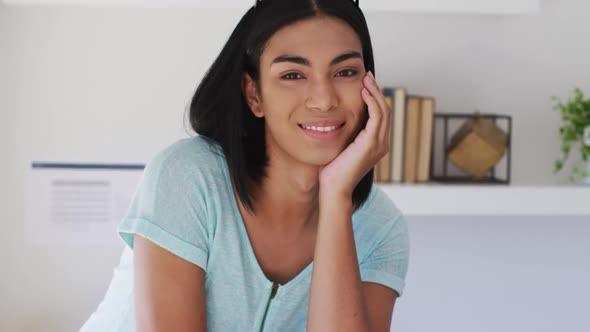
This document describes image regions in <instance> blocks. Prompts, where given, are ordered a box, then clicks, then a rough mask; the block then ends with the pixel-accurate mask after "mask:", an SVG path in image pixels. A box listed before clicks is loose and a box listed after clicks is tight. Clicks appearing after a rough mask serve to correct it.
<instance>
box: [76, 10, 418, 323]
mask: <svg viewBox="0 0 590 332" xmlns="http://www.w3.org/2000/svg"><path fill="white" fill-rule="evenodd" d="M372 72H374V68H373V54H372V47H371V41H370V38H369V32H368V29H367V25H366V22H365V19H364V16H363V14H362V12H361V11H360V9H359V8H358V6H357V4H356V3H355V2H353V1H350V0H313V1H312V0H305V1H301V0H280V1H279V0H274V1H273V0H263V1H258V2H257V5H256V6H255V7H253V8H251V9H250V10H249V11H248V12H247V13H246V14H245V16H244V17H243V18H242V20H241V21H240V22H239V23H238V25H237V27H236V28H235V30H234V32H233V33H232V35H231V36H230V38H229V40H228V41H227V43H226V45H225V47H224V48H223V50H222V51H221V54H220V55H219V57H218V58H217V60H216V61H215V62H214V63H213V65H212V67H211V68H210V70H209V71H208V73H207V75H206V76H205V78H204V79H203V81H202V82H201V84H200V85H199V87H198V89H197V91H196V93H195V95H194V97H193V100H192V103H191V108H190V120H191V125H192V127H193V129H194V130H195V132H196V133H197V134H199V135H198V136H196V137H192V138H187V139H182V140H180V141H178V142H176V143H174V144H172V145H170V146H169V147H167V148H166V149H164V150H163V151H161V152H160V153H159V154H157V155H156V156H155V157H154V158H153V159H152V160H151V161H150V163H148V165H147V167H146V169H145V173H144V176H143V179H142V182H141V185H140V187H139V188H138V190H137V192H136V194H135V197H134V199H133V202H132V204H131V206H130V208H129V209H128V214H127V216H126V217H125V218H124V219H123V220H122V222H121V224H120V226H119V229H118V230H119V234H120V236H121V238H122V240H123V241H124V242H125V243H126V244H127V246H126V248H125V251H124V253H123V256H122V257H121V263H120V265H119V266H118V268H117V270H116V271H117V272H116V273H115V275H114V277H113V281H112V282H111V286H110V287H109V290H108V291H107V294H106V296H105V298H104V300H103V302H102V303H101V304H100V306H99V308H98V310H97V311H96V312H94V313H93V314H92V316H91V317H90V319H89V320H88V321H87V322H86V324H85V325H84V326H83V328H82V331H134V330H138V331H205V330H208V331H304V330H307V331H312V332H313V331H389V329H390V322H391V317H392V312H393V306H394V303H395V299H396V297H397V296H400V295H401V294H402V292H403V288H404V283H405V276H406V272H407V267H408V258H409V239H408V230H407V226H406V223H405V220H404V217H403V216H402V215H401V213H400V211H399V209H397V207H396V206H395V205H394V204H393V202H391V201H390V200H389V198H388V197H387V196H386V195H385V194H384V193H383V192H382V191H381V190H379V189H378V188H376V187H373V186H372V178H373V175H372V174H373V173H372V172H373V171H372V169H373V167H374V165H375V164H376V163H377V161H378V160H379V159H380V158H381V157H382V156H383V155H384V154H385V152H386V151H387V150H388V149H389V146H388V144H389V143H388V137H389V131H390V130H391V128H390V119H391V114H390V110H389V108H388V107H387V105H386V103H385V100H384V97H383V95H382V94H381V91H380V88H379V86H378V84H377V83H376V81H375V78H374V76H373V74H372ZM221 92H222V93H221ZM228 313H231V314H228Z"/></svg>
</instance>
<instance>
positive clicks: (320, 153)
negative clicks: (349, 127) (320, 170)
mask: <svg viewBox="0 0 590 332" xmlns="http://www.w3.org/2000/svg"><path fill="white" fill-rule="evenodd" d="M340 152H342V150H341V149H338V150H333V151H325V150H317V151H315V152H313V153H310V152H308V153H306V154H305V155H303V156H301V158H300V160H301V161H302V162H304V163H305V164H308V165H314V166H318V167H319V166H324V165H327V164H329V163H331V162H332V161H333V160H334V159H336V157H338V155H339V154H340Z"/></svg>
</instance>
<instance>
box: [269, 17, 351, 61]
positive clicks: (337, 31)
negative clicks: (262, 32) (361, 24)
mask: <svg viewBox="0 0 590 332" xmlns="http://www.w3.org/2000/svg"><path fill="white" fill-rule="evenodd" d="M347 51H357V52H359V53H361V54H362V45H361V41H360V39H359V37H358V35H357V33H356V32H355V31H354V30H353V29H352V27H350V26H349V25H348V24H347V23H346V22H344V21H342V20H340V19H338V18H334V17H314V18H310V19H305V20H302V21H298V22H295V23H293V24H290V25H288V26H285V27H283V28H281V29H279V30H278V31H277V32H275V33H274V34H273V35H272V36H271V37H270V38H269V40H268V42H267V44H266V47H265V49H264V51H263V53H262V58H261V62H262V63H268V62H270V61H272V59H274V58H275V57H277V56H280V55H285V54H288V55H298V56H305V57H309V58H310V59H311V58H315V59H316V60H318V61H323V60H324V59H325V60H326V62H329V61H331V60H332V59H333V57H334V56H336V55H340V54H341V53H343V52H347ZM312 63H313V60H312Z"/></svg>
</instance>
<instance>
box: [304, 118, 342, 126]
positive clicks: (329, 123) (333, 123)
mask: <svg viewBox="0 0 590 332" xmlns="http://www.w3.org/2000/svg"><path fill="white" fill-rule="evenodd" d="M345 123H346V121H342V120H323V121H310V122H301V123H298V125H299V127H303V126H304V127H341V126H343V125H344V124H345Z"/></svg>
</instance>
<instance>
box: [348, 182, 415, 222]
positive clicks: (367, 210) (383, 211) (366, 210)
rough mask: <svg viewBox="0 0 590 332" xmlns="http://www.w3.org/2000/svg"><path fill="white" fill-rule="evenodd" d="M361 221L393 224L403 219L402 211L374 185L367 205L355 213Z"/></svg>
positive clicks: (366, 202)
mask: <svg viewBox="0 0 590 332" xmlns="http://www.w3.org/2000/svg"><path fill="white" fill-rule="evenodd" d="M355 216H356V217H357V218H359V219H364V220H367V219H369V220H372V222H371V223H372V224H391V223H392V222H396V221H397V220H401V219H403V215H402V211H401V210H400V209H399V208H398V207H397V205H396V204H395V203H394V202H393V201H392V200H391V198H390V197H389V196H388V195H387V194H386V193H385V192H384V191H383V190H382V189H381V188H379V187H378V186H377V185H373V186H372V188H371V192H370V194H369V197H368V198H367V200H366V201H365V203H364V204H363V205H362V206H361V207H360V208H359V209H358V210H357V211H355Z"/></svg>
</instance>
